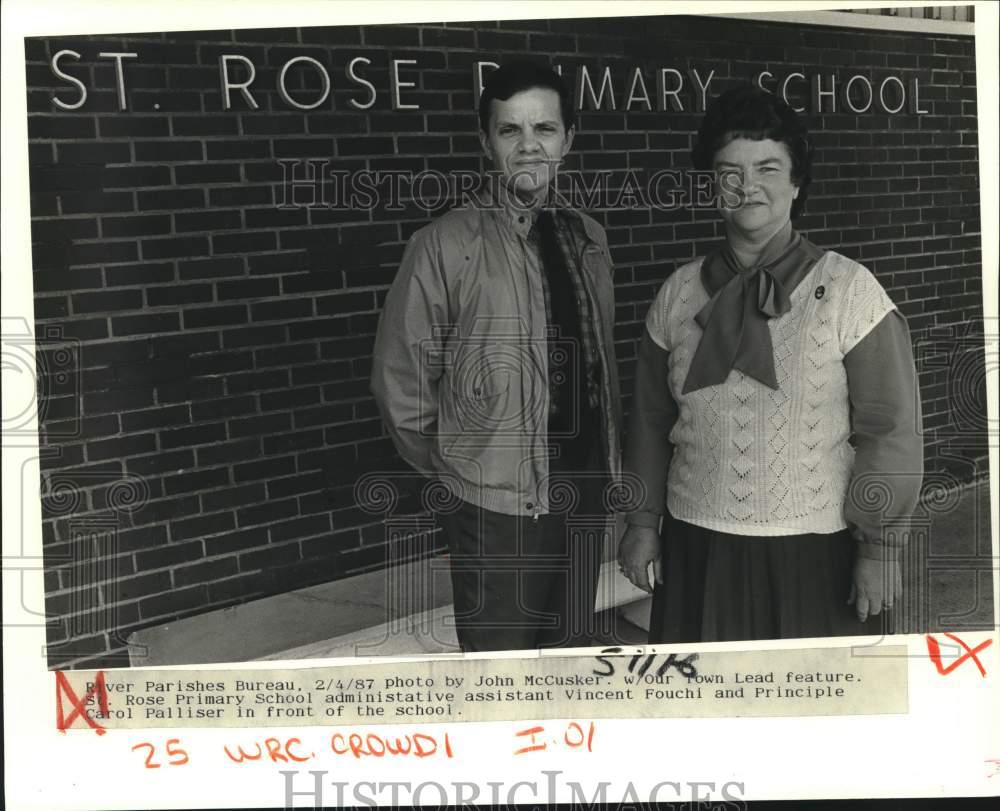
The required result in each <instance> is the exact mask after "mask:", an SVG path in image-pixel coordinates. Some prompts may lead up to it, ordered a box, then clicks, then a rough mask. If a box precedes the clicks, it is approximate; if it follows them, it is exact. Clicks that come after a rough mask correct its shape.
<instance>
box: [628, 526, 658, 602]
mask: <svg viewBox="0 0 1000 811" xmlns="http://www.w3.org/2000/svg"><path fill="white" fill-rule="evenodd" d="M650 563H652V564H653V576H654V578H655V579H656V582H657V583H662V582H663V566H662V564H661V561H660V533H659V532H657V531H656V530H655V529H653V528H651V527H634V526H630V527H629V528H628V529H626V530H625V537H623V538H622V541H621V543H620V544H619V545H618V568H620V569H621V571H622V574H624V575H625V576H626V577H627V578H628V579H629V580H630V581H631V582H632V583H633V585H635V586H636V587H637V588H640V589H642V590H643V591H645V592H647V593H649V594H652V593H653V586H652V584H651V583H650V582H649V573H648V572H649V564H650Z"/></svg>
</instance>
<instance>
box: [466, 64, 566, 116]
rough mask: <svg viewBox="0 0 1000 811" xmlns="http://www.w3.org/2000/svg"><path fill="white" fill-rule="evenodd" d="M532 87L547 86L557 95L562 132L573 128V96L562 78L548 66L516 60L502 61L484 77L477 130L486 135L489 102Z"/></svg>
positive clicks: (504, 98) (501, 99) (504, 99)
mask: <svg viewBox="0 0 1000 811" xmlns="http://www.w3.org/2000/svg"><path fill="white" fill-rule="evenodd" d="M532 87H547V88H549V89H550V90H555V91H556V93H558V94H559V111H560V112H561V113H562V121H563V127H565V129H566V131H567V132H568V131H569V128H570V127H572V126H573V97H572V96H571V94H570V91H569V86H568V85H567V84H566V82H565V81H563V78H562V76H560V75H559V74H558V73H556V72H555V71H554V70H552V68H550V67H549V66H548V65H540V64H538V63H537V62H529V61H527V60H516V61H513V62H506V63H504V64H503V65H501V66H500V67H498V68H497V69H496V70H494V71H493V72H492V73H490V74H489V76H487V77H486V80H485V81H484V82H483V92H482V94H481V95H480V96H479V129H481V130H482V131H483V132H489V128H490V112H491V110H492V107H493V105H492V101H493V99H499V100H500V101H507V99H509V98H510V97H511V96H513V95H514V94H515V93H520V92H521V91H522V90H530V89H531V88H532Z"/></svg>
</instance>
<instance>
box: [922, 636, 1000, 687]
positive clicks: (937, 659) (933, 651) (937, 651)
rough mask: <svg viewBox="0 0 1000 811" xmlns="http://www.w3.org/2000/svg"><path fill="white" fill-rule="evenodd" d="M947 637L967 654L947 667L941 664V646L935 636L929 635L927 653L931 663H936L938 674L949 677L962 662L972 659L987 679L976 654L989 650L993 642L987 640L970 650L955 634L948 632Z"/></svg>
mask: <svg viewBox="0 0 1000 811" xmlns="http://www.w3.org/2000/svg"><path fill="white" fill-rule="evenodd" d="M945 636H946V637H948V639H950V640H952V641H953V642H957V643H958V644H959V645H961V646H962V647H963V648H965V653H963V654H962V655H961V656H959V657H958V658H957V659H956V660H955V661H954V662H952V663H951V664H950V665H948V666H947V667H945V666H944V665H942V664H941V646H940V645H938V641H937V640H936V639H935V638H934V637H933V636H931V635H930V634H927V653H928V655H929V656H930V657H931V661H932V662H933V663H934V667H936V668H937V672H938V673H940V674H941V675H942V676H947V675H948V674H949V673H951V671H953V670H954V669H955V668H956V667H958V666H959V665H960V664H962V662H964V661H965V660H966V659H972V661H974V662H975V663H976V667H978V668H979V672H980V673H982V674H983V677H984V678H985V676H986V669H985V668H984V667H983V663H982V662H980V661H979V657H978V656H976V654H977V653H979V651H981V650H984V649H985V648H988V647H989V646H990V645H991V644H993V640H992V639H987V640H986V641H985V642H982V643H980V644H979V645H976V647H975V648H970V647H969V646H968V645H966V644H965V643H964V642H963V641H962V640H961V639H959V638H958V637H957V636H955V635H954V634H949V633H948V632H947V631H946V632H945Z"/></svg>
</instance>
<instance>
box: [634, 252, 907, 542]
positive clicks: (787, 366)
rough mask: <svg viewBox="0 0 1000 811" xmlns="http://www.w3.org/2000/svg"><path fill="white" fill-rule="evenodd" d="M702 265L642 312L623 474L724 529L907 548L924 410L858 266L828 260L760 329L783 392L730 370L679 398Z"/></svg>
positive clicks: (645, 515)
mask: <svg viewBox="0 0 1000 811" xmlns="http://www.w3.org/2000/svg"><path fill="white" fill-rule="evenodd" d="M701 264H702V260H696V261H694V262H691V263H689V264H687V265H685V266H683V267H681V268H680V269H678V270H677V271H676V272H675V273H674V274H673V275H672V276H671V277H670V278H669V279H667V281H666V282H665V283H664V284H663V286H662V288H661V289H660V292H659V294H658V295H657V297H656V299H655V301H654V302H653V305H652V306H651V307H650V310H649V313H648V315H647V318H646V325H645V326H646V329H645V336H644V339H643V342H642V347H641V350H640V358H639V364H638V367H637V371H636V387H635V395H634V397H633V401H632V416H631V421H630V428H629V437H628V445H627V451H626V461H625V464H626V469H627V470H628V471H630V472H632V473H633V474H635V475H638V476H639V478H640V479H641V480H642V482H643V484H644V486H645V491H646V500H645V502H644V503H643V505H642V507H641V509H640V510H638V511H637V512H635V513H633V514H631V515H630V516H629V519H628V520H629V523H630V524H635V525H644V526H655V525H656V522H657V521H658V520H659V515H660V514H661V513H662V512H663V504H664V490H666V507H667V508H668V509H669V510H670V512H671V514H672V515H673V516H674V517H675V518H677V519H680V520H682V521H687V522H689V523H692V524H697V525H699V526H703V527H706V528H708V529H713V530H717V531H721V532H727V533H733V534H740V535H752V536H778V535H797V534H804V533H813V532H816V533H831V532H836V531H839V530H841V529H844V528H845V527H850V528H851V530H852V532H853V533H854V535H855V537H857V538H858V540H859V541H861V542H862V543H861V544H860V546H859V550H860V553H861V554H862V555H865V556H868V557H881V556H882V554H883V551H884V549H883V547H889V548H890V549H892V550H893V552H890V554H893V553H894V550H895V548H897V547H898V546H900V545H901V544H902V542H903V538H904V533H903V532H901V531H900V526H901V525H900V522H901V520H902V519H905V518H906V517H908V516H909V514H910V513H912V511H913V508H914V507H915V505H916V500H917V497H918V494H919V489H920V482H921V477H922V472H923V449H922V444H921V441H920V403H919V391H918V387H917V381H916V372H915V369H914V364H913V358H912V350H911V346H910V339H909V333H908V330H907V328H906V323H905V320H904V319H903V317H902V315H901V314H900V313H899V312H898V310H896V309H895V307H894V305H893V303H892V301H891V300H890V299H889V297H888V295H887V294H886V292H885V290H884V289H883V288H882V286H881V285H880V284H879V283H878V281H877V280H876V279H875V277H874V276H873V275H872V274H871V273H870V272H869V271H868V270H867V269H866V268H865V267H863V266H862V265H859V264H858V263H856V262H854V261H852V260H850V259H848V258H846V257H844V256H841V255H839V254H837V253H833V252H827V253H825V254H823V255H822V257H821V258H820V259H819V260H818V261H817V262H816V263H815V265H813V267H812V269H811V270H810V271H809V272H808V273H807V274H806V275H805V277H804V278H803V279H802V280H801V281H800V282H799V283H798V284H797V285H796V286H795V288H794V290H793V291H791V293H790V303H791V307H790V309H789V310H788V311H787V312H785V313H784V314H783V315H780V316H778V317H775V318H771V319H769V320H768V322H767V327H768V330H769V333H770V336H771V342H772V345H773V351H774V367H775V373H776V376H777V383H778V387H777V388H776V389H772V388H770V387H769V386H767V385H764V384H763V383H761V382H759V381H758V380H756V379H754V378H753V377H750V376H748V375H746V374H744V373H743V372H741V371H739V370H738V369H733V370H732V371H731V372H730V373H729V375H728V377H727V378H726V379H725V381H724V382H723V383H721V384H717V385H710V386H706V387H703V388H699V389H697V390H695V391H689V392H687V393H682V392H683V388H684V382H685V380H686V378H687V376H688V372H689V368H690V364H691V360H692V357H693V356H694V353H695V351H696V348H697V347H698V344H699V340H700V338H701V329H700V328H699V326H698V324H697V323H696V321H695V315H696V314H697V313H698V312H699V311H700V310H701V309H702V308H703V307H704V306H705V304H706V303H707V301H708V293H707V292H706V291H705V289H704V286H703V285H702V283H701V281H700V269H701Z"/></svg>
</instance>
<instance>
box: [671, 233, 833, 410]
mask: <svg viewBox="0 0 1000 811" xmlns="http://www.w3.org/2000/svg"><path fill="white" fill-rule="evenodd" d="M821 255H822V252H821V251H819V249H817V248H816V246H814V245H813V244H812V243H811V242H809V241H808V240H806V239H804V238H802V237H801V236H798V235H794V238H793V239H792V242H791V244H790V245H789V246H788V247H787V248H786V249H785V250H784V251H782V252H781V254H780V255H779V256H778V257H777V258H775V259H773V260H769V261H766V262H764V263H761V264H760V265H758V266H756V267H754V268H751V269H749V270H744V269H742V268H741V267H740V265H739V262H738V260H737V259H736V257H735V256H734V255H733V253H732V251H731V250H729V249H728V248H725V249H723V250H722V251H719V252H716V253H714V254H712V255H710V256H708V257H706V259H705V261H704V262H703V263H702V267H701V282H702V285H703V286H704V288H705V291H706V292H707V293H708V294H709V295H710V296H711V298H710V299H709V300H708V303H707V304H705V306H704V307H702V308H701V310H699V311H698V313H697V314H696V315H695V321H696V322H697V323H698V326H700V327H701V328H702V330H703V332H702V336H701V341H700V342H699V343H698V348H697V350H696V351H695V354H694V357H693V358H692V359H691V366H690V368H689V370H688V375H687V379H686V380H685V381H684V388H683V389H682V392H681V393H682V394H688V393H689V392H692V391H697V390H698V389H701V388H704V387H706V386H715V385H719V384H720V383H724V382H725V380H726V378H727V377H729V373H730V372H731V371H732V370H733V369H737V370H738V371H741V372H743V373H744V374H746V375H749V376H750V377H752V378H754V379H755V380H759V381H760V382H761V383H763V384H764V385H765V386H768V387H770V388H772V389H777V388H778V379H777V376H776V375H775V371H774V347H773V346H772V343H771V331H770V330H769V329H768V326H767V321H768V319H770V318H777V317H778V316H780V315H784V314H785V313H787V312H788V311H789V310H790V309H791V306H792V304H791V300H790V298H789V291H790V290H793V289H794V288H795V286H796V285H797V284H798V283H799V282H800V281H801V280H802V278H803V277H804V276H805V275H806V274H807V273H808V272H809V270H810V269H811V268H812V266H813V265H814V264H815V263H816V260H817V259H819V257H820V256H821Z"/></svg>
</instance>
